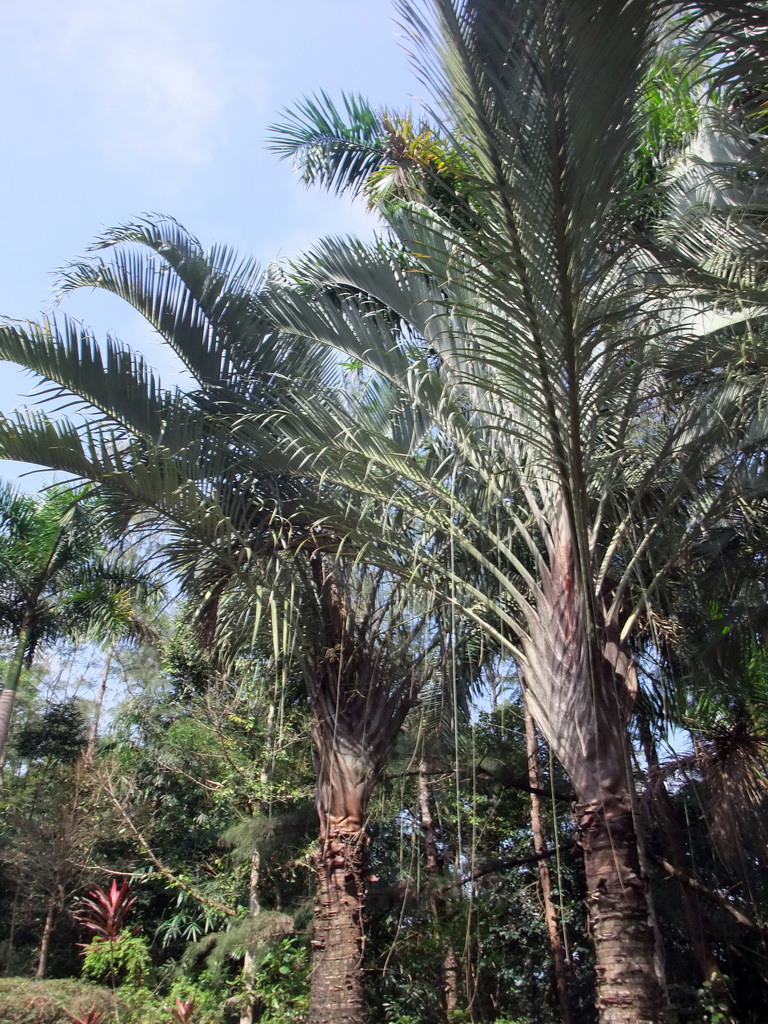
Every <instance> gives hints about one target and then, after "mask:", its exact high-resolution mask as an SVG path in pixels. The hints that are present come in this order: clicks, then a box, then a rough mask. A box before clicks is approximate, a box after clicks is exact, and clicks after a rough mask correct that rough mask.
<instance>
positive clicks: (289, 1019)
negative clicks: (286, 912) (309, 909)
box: [253, 938, 311, 1024]
mask: <svg viewBox="0 0 768 1024" xmlns="http://www.w3.org/2000/svg"><path fill="white" fill-rule="evenodd" d="M310 966H311V965H310V958H309V950H308V948H307V946H306V945H304V944H303V943H301V942H300V941H299V940H298V939H295V938H288V939H283V940H282V941H281V942H278V943H276V944H275V945H274V946H272V948H271V949H269V950H268V952H267V953H266V954H265V955H264V957H262V960H261V962H260V964H259V966H258V968H257V970H256V977H255V979H254V985H253V990H254V994H255V998H256V1001H257V1005H258V1007H259V1009H260V1013H261V1016H260V1018H259V1020H261V1021H263V1022H264V1024H267V1022H269V1024H299V1022H300V1021H302V1020H303V1019H304V1014H305V1013H306V1010H307V1007H308V1005H309V970H310Z"/></svg>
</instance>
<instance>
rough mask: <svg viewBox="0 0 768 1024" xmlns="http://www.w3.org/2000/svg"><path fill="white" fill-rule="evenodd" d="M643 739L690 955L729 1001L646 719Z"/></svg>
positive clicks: (650, 787) (641, 722) (642, 721)
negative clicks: (691, 884) (686, 880)
mask: <svg viewBox="0 0 768 1024" xmlns="http://www.w3.org/2000/svg"><path fill="white" fill-rule="evenodd" d="M640 740H641V743H642V745H643V752H644V753H645V758H646V761H647V763H648V785H649V791H650V796H651V798H652V800H653V805H654V807H655V809H656V810H657V811H658V814H659V817H660V819H661V824H662V826H663V828H664V839H665V843H666V850H667V853H668V857H669V861H670V863H671V864H672V866H673V867H674V868H675V871H676V875H675V877H676V878H677V881H678V885H679V887H680V898H681V901H682V904H683V916H684V917H685V925H686V931H687V933H688V941H689V942H690V944H691V952H692V953H693V956H694V958H695V960H696V963H697V965H698V967H699V970H700V971H701V978H702V981H706V982H708V983H709V984H710V985H711V986H712V990H713V992H714V993H715V994H716V995H717V997H718V999H719V1000H721V1001H722V1000H723V999H725V1000H726V1001H728V994H727V986H726V984H725V980H724V979H723V974H722V970H721V968H720V964H719V963H718V962H717V958H716V957H715V955H714V953H713V952H712V948H711V946H710V944H709V942H708V941H707V935H706V931H705V929H704V921H703V917H702V914H701V908H700V907H699V902H698V899H697V897H696V893H695V892H694V891H693V890H692V889H691V888H690V887H689V886H687V885H686V884H685V883H684V882H683V881H682V877H681V876H684V875H690V866H689V863H688V856H687V853H686V849H685V841H684V839H683V836H682V833H681V831H680V826H679V825H678V822H677V817H676V816H675V809H674V807H673V805H672V801H671V800H670V798H669V793H668V792H667V788H666V786H665V785H664V779H663V777H662V774H661V771H660V765H659V758H658V754H657V752H656V744H655V743H654V742H653V737H652V735H651V730H650V728H649V727H648V723H647V722H646V721H645V719H643V718H641V719H640Z"/></svg>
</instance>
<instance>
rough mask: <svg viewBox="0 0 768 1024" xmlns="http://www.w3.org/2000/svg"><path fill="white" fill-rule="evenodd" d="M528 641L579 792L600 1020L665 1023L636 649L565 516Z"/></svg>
mask: <svg viewBox="0 0 768 1024" xmlns="http://www.w3.org/2000/svg"><path fill="white" fill-rule="evenodd" d="M551 545H552V546H551V550H550V552H549V559H550V561H549V566H550V567H549V569H547V568H546V567H542V572H541V577H542V579H541V588H540V590H539V592H538V593H537V594H536V609H535V614H531V615H530V618H529V630H530V633H529V636H528V637H527V638H526V639H525V641H524V650H525V655H526V659H527V664H526V665H525V666H524V679H525V683H526V701H527V703H528V706H529V707H530V710H531V713H532V714H533V716H534V719H535V721H536V724H537V725H538V726H539V728H540V729H541V731H542V733H543V734H544V737H545V739H546V740H547V742H548V743H549V745H550V746H551V747H552V749H553V751H554V753H555V754H556V756H557V758H558V760H559V761H560V762H561V764H562V765H563V767H564V768H565V770H566V771H567V772H568V775H569V776H570V778H571V782H572V783H573V787H574V790H575V792H576V800H577V804H576V821H577V825H578V829H579V837H580V844H581V846H582V848H583V851H584V863H585V868H586V876H587V906H588V910H589V922H590V930H591V934H592V939H593V942H594V946H595V958H596V979H595V980H596V990H597V1007H598V1011H599V1014H600V1024H660V1022H661V1021H662V1019H663V998H662V991H661V986H660V984H659V980H658V977H657V973H656V964H655V959H654V948H655V947H654V936H653V929H652V927H651V923H650V919H649V906H648V898H647V880H646V878H645V876H644V873H643V872H642V870H641V868H640V861H639V857H638V848H637V835H636V833H635V827H634V821H633V814H632V804H633V790H632V787H633V780H632V777H631V774H630V772H629V771H628V767H627V756H626V751H627V747H628V743H629V737H628V733H627V722H628V717H629V712H630V709H631V704H632V699H633V696H634V694H633V684H634V681H635V680H634V676H633V673H632V672H631V659H630V657H629V655H628V653H627V650H626V647H625V645H624V644H623V642H622V641H621V631H620V629H619V624H618V623H617V622H615V621H605V619H602V618H601V614H602V607H601V605H600V604H599V602H598V601H597V600H596V599H594V600H590V598H589V596H588V595H587V594H586V592H585V590H584V589H583V588H582V586H581V583H580V575H581V574H580V573H579V572H578V571H577V567H576V564H575V560H574V557H573V553H572V552H573V548H572V545H571V543H570V540H569V537H568V528H567V526H566V525H565V523H564V521H560V522H559V523H557V524H556V528H555V529H553V536H552V538H551Z"/></svg>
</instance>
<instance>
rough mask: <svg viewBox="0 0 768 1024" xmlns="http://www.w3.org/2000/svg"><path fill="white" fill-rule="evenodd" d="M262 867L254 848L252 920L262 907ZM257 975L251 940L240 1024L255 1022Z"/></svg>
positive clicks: (250, 889)
mask: <svg viewBox="0 0 768 1024" xmlns="http://www.w3.org/2000/svg"><path fill="white" fill-rule="evenodd" d="M260 868H261V857H260V856H259V851H258V850H257V849H254V850H253V852H252V854H251V875H250V879H249V883H248V920H249V921H252V920H254V919H255V918H256V917H257V916H258V913H259V911H260V909H261V907H260V906H259V872H260ZM255 975H256V957H255V954H254V950H253V945H252V943H251V942H250V941H249V942H248V943H247V944H246V947H245V957H244V958H243V982H244V983H245V991H246V999H247V1002H246V1005H245V1008H244V1010H243V1012H242V1013H241V1015H240V1024H253V991H252V989H253V982H254V978H255Z"/></svg>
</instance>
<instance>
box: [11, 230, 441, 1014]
mask: <svg viewBox="0 0 768 1024" xmlns="http://www.w3.org/2000/svg"><path fill="white" fill-rule="evenodd" d="M103 244H104V245H105V246H106V247H108V248H110V249H111V252H110V257H109V259H106V260H105V259H103V258H101V257H96V258H94V259H92V260H86V261H84V262H82V263H80V264H76V265H73V266H72V267H70V268H68V269H67V270H66V271H65V272H64V275H63V287H64V289H65V290H67V289H72V288H76V287H99V288H102V289H104V290H107V291H110V292H112V293H114V294H116V295H119V296H120V297H122V298H123V299H125V300H127V301H129V302H130V303H131V304H132V305H133V306H134V307H135V308H136V309H138V310H139V311H140V312H141V313H143V314H144V316H145V317H146V318H147V319H148V320H149V322H150V323H151V324H152V325H153V326H154V327H155V328H156V329H157V330H158V332H159V333H160V334H161V336H162V337H164V338H165V340H166V341H167V343H168V344H169V345H170V346H171V347H172V348H173V350H174V351H175V352H176V353H177V355H178V356H179V357H180V359H181V360H182V361H183V363H184V365H185V368H186V370H187V371H188V373H189V374H190V376H191V377H192V380H193V384H192V386H191V387H190V388H189V389H188V390H186V391H181V390H177V391H174V392H169V391H165V390H164V389H163V388H162V386H161V384H160V382H159V381H158V380H156V378H155V377H154V375H153V374H152V373H151V371H150V370H149V369H148V368H147V367H146V365H145V364H144V362H143V360H142V359H141V357H140V356H139V355H138V354H136V353H135V352H132V351H131V350H130V349H128V348H127V347H123V346H118V345H117V344H116V343H115V342H112V341H109V342H108V343H107V345H106V352H105V353H102V351H101V350H100V348H99V346H98V344H97V342H96V340H95V338H93V336H92V335H90V334H89V333H88V332H87V331H86V330H84V329H83V328H82V327H80V326H79V325H77V324H75V323H73V322H71V321H69V320H66V319H64V320H61V321H58V322H55V321H47V322H44V323H43V324H40V325H34V324H33V325H29V326H28V327H27V328H26V329H22V328H19V327H18V326H11V325H8V326H6V327H4V328H2V329H0V351H2V354H3V355H4V357H5V358H8V359H13V360H14V361H20V362H22V363H24V364H25V365H27V366H28V367H29V368H30V369H33V370H34V371H35V372H36V373H38V374H39V375H41V376H43V377H45V378H47V380H48V381H54V382H55V384H56V385H57V387H58V388H60V389H61V391H62V393H67V394H69V395H73V394H74V395H77V396H79V397H80V398H81V399H82V400H83V402H84V403H85V404H86V408H87V410H88V411H90V412H91V413H94V411H95V415H93V416H92V417H91V418H90V419H89V421H88V423H89V426H88V428H87V430H86V431H85V432H83V431H82V430H80V431H78V430H77V429H75V427H74V426H73V425H72V424H70V423H68V422H66V421H58V422H55V423H54V422H52V421H49V420H47V419H46V418H45V417H42V416H40V415H36V414H22V413H19V414H17V416H16V418H15V420H14V421H13V422H11V421H10V420H6V421H4V423H3V424H2V426H0V435H1V438H2V439H1V440H0V450H1V451H2V455H3V457H6V458H20V457H21V452H22V450H23V451H24V452H25V453H26V455H25V458H27V459H30V460H32V461H38V462H40V463H42V464H45V465H49V466H51V467H53V466H55V467H57V468H58V469H60V470H64V471H67V472H70V473H72V474H74V475H76V476H78V477H80V478H84V479H86V480H89V481H93V482H94V483H96V484H98V488H97V492H98V494H99V497H100V500H101V501H102V502H103V505H104V508H105V509H108V510H109V511H110V514H111V516H112V517H113V521H117V522H118V523H124V524H128V523H129V522H130V521H131V519H132V517H133V518H134V519H135V523H134V528H135V530H136V531H137V532H138V534H139V535H141V534H142V533H144V534H148V535H151V537H152V544H153V548H154V551H155V559H156V560H157V561H158V562H159V563H162V564H163V566H164V567H165V569H166V571H169V572H174V573H175V575H176V576H177V578H178V579H180V581H181V583H182V586H183V587H184V589H185V591H186V593H187V594H188V595H189V596H190V598H191V599H192V600H194V601H195V602H196V606H197V618H198V623H199V627H200V629H201V630H202V631H203V632H206V633H207V637H208V639H209V640H210V641H211V642H212V643H213V644H214V646H215V648H216V650H217V651H218V654H219V658H220V661H221V662H222V664H224V665H226V664H231V663H232V662H233V661H234V660H235V659H236V657H237V656H238V655H241V654H244V653H246V652H247V651H248V650H249V648H250V646H251V645H252V644H253V638H254V637H256V636H257V635H258V633H259V631H260V630H261V629H263V628H264V623H265V622H267V623H269V622H271V623H272V627H273V634H274V636H275V638H276V640H275V654H276V656H277V657H278V658H280V659H283V658H287V657H290V656H291V652H293V657H295V658H296V659H297V661H298V663H299V664H300V666H301V668H302V670H303V673H304V677H305V679H306V683H307V690H308V695H309V700H310V705H311V709H312V714H313V737H314V742H315V752H316V767H317V787H316V795H317V800H316V802H317V810H318V815H319V819H320V831H319V849H318V853H317V856H316V858H315V863H316V869H317V878H318V901H317V909H316V925H315V939H314V944H313V955H314V969H313V973H312V998H311V1009H310V1020H311V1021H312V1022H313V1024H326V1022H330V1021H336V1022H347V1021H349V1022H354V1024H358V1022H359V1021H361V1020H362V1019H363V1017H364V1001H363V988H362V980H363V970H362V955H363V945H364V943H363V938H364V932H363V923H364V922H363V915H364V895H365V879H366V872H365V847H366V836H365V831H364V827H365V821H366V813H367V810H366V809H367V804H368V800H369V797H370V794H371V791H372V789H373V786H374V785H375V783H376V781H377V780H378V778H379V776H380V775H381V772H382V770H383V767H384V763H385V758H386V755H387V752H388V750H389V748H390V746H391V744H392V742H393V740H394V738H395V736H396V735H397V732H398V731H399V729H400V726H401V725H402V723H403V720H404V718H405V715H406V714H407V712H408V710H409V708H410V707H411V706H412V705H413V703H414V702H415V700H416V698H417V696H418V693H419V690H420V688H421V687H422V686H423V685H424V683H425V682H426V681H428V679H429V674H430V672H431V671H432V659H431V651H432V648H433V646H434V643H435V634H434V631H432V633H431V634H430V632H429V631H428V630H427V628H426V623H427V619H428V606H427V611H422V610H419V608H418V606H417V605H415V604H414V603H413V601H412V600H411V598H410V594H409V591H408V589H407V588H406V587H405V586H404V585H403V583H402V581H401V578H400V577H401V576H402V572H403V568H404V565H403V563H402V562H400V563H398V559H397V554H395V555H388V554H387V553H386V552H384V551H383V550H380V551H379V555H378V557H377V558H376V559H375V560H374V561H373V562H372V563H371V564H370V565H367V564H366V563H365V562H364V560H363V559H361V558H360V557H359V556H360V545H361V544H363V543H365V541H366V539H367V540H368V541H369V542H370V543H371V544H374V543H375V542H376V540H377V538H378V536H379V533H380V529H379V527H378V525H376V524H375V522H374V517H376V516H380V517H384V518H386V516H387V514H388V512H387V509H386V508H385V507H383V506H382V505H381V504H380V503H378V504H376V505H374V504H372V503H370V502H369V503H368V507H366V506H365V503H363V502H362V501H359V500H358V499H357V498H355V497H354V496H352V497H350V495H349V494H347V493H345V492H341V491H339V489H338V488H335V487H328V488H325V487H324V486H322V485H318V483H317V482H315V481H314V480H311V479H309V478H307V476H306V474H305V473H304V471H303V466H302V461H303V460H302V458H300V457H299V456H298V455H297V454H296V453H295V449H293V448H292V447H291V446H290V445H289V444H288V443H287V442H288V438H286V437H285V435H283V433H282V430H281V427H280V417H281V415H282V413H281V408H283V407H288V406H290V403H291V402H292V401H293V398H294V396H295V395H296V394H297V393H298V392H299V391H303V392H305V394H306V396H307V397H309V396H310V395H311V394H312V393H321V392H323V391H325V390H326V389H327V388H328V387H329V386H330V384H331V382H333V381H336V380H338V379H339V374H340V369H339V366H338V360H337V358H336V356H335V355H333V354H332V353H330V352H327V351H323V350H322V349H320V348H319V347H318V346H316V345H314V343H310V342H307V343H306V344H303V343H301V342H298V343H292V344H290V345H286V344H285V342H284V340H283V338H282V337H281V336H280V335H279V334H278V333H277V332H276V331H275V330H274V328H273V326H272V324H271V321H269V322H268V321H267V320H266V319H265V316H264V312H263V306H262V302H261V296H260V290H261V282H260V277H259V274H258V271H257V269H256V267H255V266H254V265H253V264H252V263H250V262H247V261H246V262H243V263H238V262H237V261H236V259H235V257H234V255H233V254H232V253H231V252H230V251H228V250H225V249H214V250H213V251H211V252H210V253H207V254H206V253H204V252H203V250H202V249H201V247H200V245H199V243H198V242H197V241H196V240H195V239H194V238H192V237H191V236H189V235H188V234H187V233H186V232H185V231H184V230H183V229H182V228H181V227H180V226H179V225H178V224H176V223H175V222H174V221H171V220H147V221H143V222H141V223H139V224H136V225H130V226H127V227H124V228H121V229H117V230H115V231H113V232H110V233H109V234H108V236H107V237H106V238H105V240H104V243H103ZM379 510H380V511H379ZM352 520H354V521H356V522H357V523H358V527H357V530H356V538H355V544H356V545H357V546H356V547H354V548H352V547H350V553H349V554H347V553H346V551H345V549H344V547H343V544H342V540H343V538H345V537H346V535H347V534H348V533H349V529H350V528H349V523H350V521H352ZM404 529H406V532H407V528H404ZM283 638H288V639H285V640H284V639H283Z"/></svg>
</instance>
